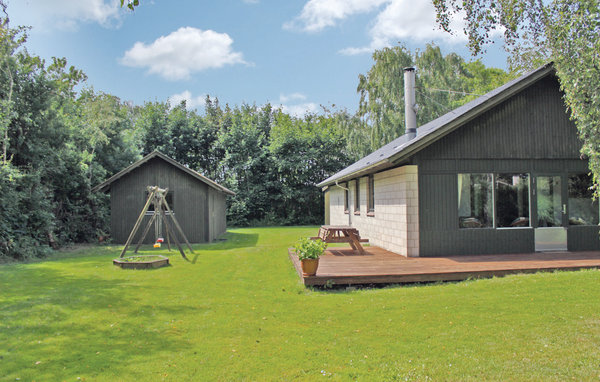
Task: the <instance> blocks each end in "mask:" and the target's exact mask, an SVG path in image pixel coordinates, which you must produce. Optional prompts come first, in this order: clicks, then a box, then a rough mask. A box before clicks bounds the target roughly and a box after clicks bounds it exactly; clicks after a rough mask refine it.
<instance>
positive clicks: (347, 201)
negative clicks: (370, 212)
mask: <svg viewBox="0 0 600 382" xmlns="http://www.w3.org/2000/svg"><path fill="white" fill-rule="evenodd" d="M343 190H344V213H345V214H349V213H350V208H349V207H350V205H349V204H350V195H349V194H350V190H349V189H348V182H346V183H344V188H343Z"/></svg>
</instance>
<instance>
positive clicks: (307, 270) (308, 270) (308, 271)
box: [302, 259, 319, 276]
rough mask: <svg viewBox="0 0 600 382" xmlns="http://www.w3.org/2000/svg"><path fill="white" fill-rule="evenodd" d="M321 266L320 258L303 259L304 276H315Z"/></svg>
mask: <svg viewBox="0 0 600 382" xmlns="http://www.w3.org/2000/svg"><path fill="white" fill-rule="evenodd" d="M317 268H319V259H303V260H302V276H314V275H316V274H317Z"/></svg>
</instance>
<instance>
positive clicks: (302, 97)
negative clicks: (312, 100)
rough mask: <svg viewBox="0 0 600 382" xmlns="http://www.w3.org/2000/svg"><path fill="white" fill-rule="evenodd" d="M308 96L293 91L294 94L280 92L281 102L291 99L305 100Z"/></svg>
mask: <svg viewBox="0 0 600 382" xmlns="http://www.w3.org/2000/svg"><path fill="white" fill-rule="evenodd" d="M305 99H306V96H305V95H304V94H302V93H292V94H280V95H279V102H281V103H287V102H290V101H304V100H305Z"/></svg>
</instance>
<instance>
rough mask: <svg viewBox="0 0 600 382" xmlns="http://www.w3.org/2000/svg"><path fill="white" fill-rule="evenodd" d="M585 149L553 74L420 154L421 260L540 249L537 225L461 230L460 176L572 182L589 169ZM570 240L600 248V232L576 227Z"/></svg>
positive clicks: (584, 246) (415, 160) (416, 160)
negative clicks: (512, 175)
mask: <svg viewBox="0 0 600 382" xmlns="http://www.w3.org/2000/svg"><path fill="white" fill-rule="evenodd" d="M580 148H581V142H580V141H579V139H578V136H577V130H576V127H575V126H574V124H573V122H571V121H570V120H569V118H568V114H567V113H566V108H565V105H564V103H563V100H562V95H561V93H560V91H559V85H558V81H557V80H556V79H555V78H554V77H553V76H549V77H546V78H544V79H542V80H540V81H539V82H537V83H535V84H534V85H532V86H531V87H529V88H527V89H525V90H524V91H522V92H521V93H519V94H517V95H515V96H514V97H512V98H511V99H510V100H507V101H506V102H504V103H502V104H500V105H498V106H497V107H495V108H494V109H492V110H490V111H488V112H486V113H485V114H483V115H481V116H479V117H477V118H476V119H474V120H472V121H470V122H468V123H467V124H465V125H464V126H462V127H460V128H459V129H457V130H456V131H454V132H452V133H450V134H448V135H447V136H445V137H443V138H442V139H440V140H438V141H437V142H436V143H434V144H432V145H431V146H429V147H427V148H425V149H424V150H422V151H421V152H419V153H418V154H416V155H415V157H414V158H412V162H413V163H415V164H417V165H418V166H419V220H420V232H419V234H420V236H419V240H420V251H419V252H420V255H421V256H444V255H462V254H464V255H467V254H493V253H523V252H533V251H534V249H535V244H534V229H533V228H513V229H459V227H458V190H457V174H458V173H502V172H506V173H529V174H530V176H535V175H536V174H540V175H541V174H560V175H563V176H565V177H566V175H568V174H572V173H581V172H587V171H588V169H587V161H585V160H581V159H580V152H579V150H580ZM530 193H531V191H530ZM531 204H532V206H531V209H532V211H533V204H534V199H532V200H531ZM568 243H569V249H570V250H588V249H599V248H600V240H599V238H598V228H597V227H569V228H568Z"/></svg>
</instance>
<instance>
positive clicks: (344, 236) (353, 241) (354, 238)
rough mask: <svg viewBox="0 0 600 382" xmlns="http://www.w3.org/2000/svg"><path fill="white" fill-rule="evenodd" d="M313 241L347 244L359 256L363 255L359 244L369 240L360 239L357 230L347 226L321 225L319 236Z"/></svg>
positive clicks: (362, 249) (363, 252) (363, 251)
mask: <svg viewBox="0 0 600 382" xmlns="http://www.w3.org/2000/svg"><path fill="white" fill-rule="evenodd" d="M313 239H321V240H323V241H324V242H325V243H349V244H350V247H352V249H353V250H354V251H355V252H357V253H359V254H361V255H364V254H365V250H364V248H363V246H362V245H361V244H360V243H368V242H369V239H361V238H360V235H359V233H358V230H357V229H356V228H354V227H350V226H348V225H323V226H321V228H319V236H318V237H313Z"/></svg>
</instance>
